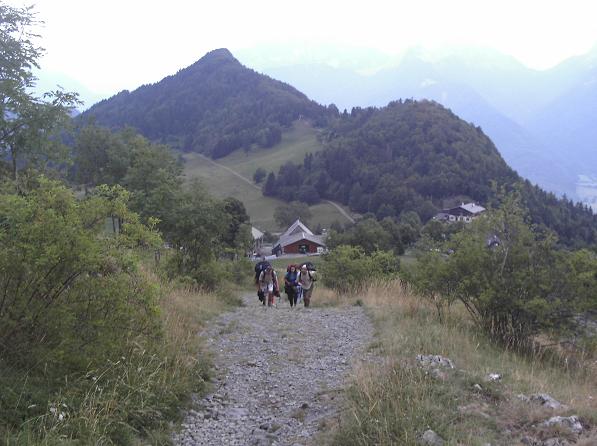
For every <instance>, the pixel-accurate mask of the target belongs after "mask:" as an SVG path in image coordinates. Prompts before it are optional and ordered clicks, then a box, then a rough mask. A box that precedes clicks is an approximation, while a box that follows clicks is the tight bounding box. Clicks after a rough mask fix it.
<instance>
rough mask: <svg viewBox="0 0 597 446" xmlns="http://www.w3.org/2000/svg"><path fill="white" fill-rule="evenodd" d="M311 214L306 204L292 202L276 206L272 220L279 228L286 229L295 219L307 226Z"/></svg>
mask: <svg viewBox="0 0 597 446" xmlns="http://www.w3.org/2000/svg"><path fill="white" fill-rule="evenodd" d="M311 217H312V214H311V211H310V210H309V206H307V204H306V203H303V202H300V201H293V202H291V203H288V204H283V205H281V206H278V207H277V208H276V209H275V210H274V220H276V223H278V224H279V225H280V226H281V227H285V228H287V227H288V226H290V225H291V224H292V223H294V222H295V221H296V220H297V219H299V218H300V219H301V220H302V221H303V223H305V224H307V223H308V222H309V220H310V219H311Z"/></svg>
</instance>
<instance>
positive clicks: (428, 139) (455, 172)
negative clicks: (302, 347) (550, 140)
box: [264, 100, 597, 245]
mask: <svg viewBox="0 0 597 446" xmlns="http://www.w3.org/2000/svg"><path fill="white" fill-rule="evenodd" d="M326 144H327V148H326V150H324V151H322V152H319V153H317V154H315V155H312V156H311V155H310V156H307V157H306V158H305V161H304V162H303V164H302V165H294V164H286V165H284V166H282V168H281V169H280V171H279V172H278V175H277V176H275V175H273V174H272V175H270V176H269V178H268V181H267V182H266V185H265V187H264V193H265V194H269V195H273V196H278V197H281V198H283V199H285V200H295V199H302V200H303V201H305V200H304V197H309V199H310V200H311V201H316V200H318V199H319V198H329V199H332V200H337V201H340V202H341V203H344V204H348V205H349V206H350V207H351V208H352V209H353V210H355V211H358V212H361V213H366V212H371V213H373V214H375V216H376V217H377V218H379V219H382V218H385V217H397V216H399V215H400V214H401V213H403V212H404V211H410V210H414V211H415V212H417V213H418V214H419V216H420V218H421V220H423V221H426V220H427V219H429V218H431V217H432V216H433V215H434V213H435V212H437V211H438V210H440V209H441V208H442V207H443V206H445V205H446V203H448V202H450V201H454V200H456V199H459V198H462V199H470V200H474V201H477V202H479V203H482V204H484V205H487V204H490V203H491V202H492V201H493V200H494V197H495V191H496V189H495V187H492V183H495V185H496V186H507V187H511V186H512V185H513V184H515V183H520V186H519V187H520V188H521V191H522V194H523V197H524V199H525V204H526V206H528V207H529V210H530V213H531V217H532V219H533V221H534V222H535V223H537V224H540V225H544V226H547V227H549V228H551V229H553V230H555V231H556V232H557V233H558V234H559V236H560V238H561V240H562V241H563V242H564V243H565V244H568V245H576V244H579V245H582V244H586V243H594V242H595V240H596V229H595V228H597V218H596V217H595V216H593V215H592V213H591V212H590V211H589V210H588V209H587V208H586V207H584V206H581V205H575V204H574V203H572V202H570V201H567V200H558V199H557V198H556V197H555V196H554V195H553V194H548V193H546V192H544V191H543V190H541V189H540V188H537V187H533V186H532V185H531V184H530V183H529V182H524V181H523V180H522V179H521V178H520V177H519V176H518V174H517V173H516V172H515V171H513V170H512V169H511V168H510V167H509V166H508V165H507V164H506V163H505V162H504V160H503V159H502V157H501V156H500V154H499V152H498V151H497V149H496V148H495V146H494V145H493V143H492V142H491V140H490V139H489V138H488V137H487V136H485V134H484V133H483V132H482V131H481V129H480V128H478V127H474V126H472V125H470V124H467V123H466V122H464V121H463V120H461V119H459V118H458V117H457V116H456V115H454V114H453V113H451V112H450V111H449V110H447V109H445V108H443V107H442V106H441V105H439V104H437V103H435V102H431V101H412V100H407V101H405V102H402V101H398V102H393V103H390V104H389V105H388V106H387V107H384V108H381V109H377V108H367V109H360V108H355V109H353V110H352V112H351V113H350V114H347V113H346V114H342V115H340V118H339V119H338V120H337V121H336V122H335V123H334V124H333V125H331V126H330V127H329V129H328V133H327V141H326Z"/></svg>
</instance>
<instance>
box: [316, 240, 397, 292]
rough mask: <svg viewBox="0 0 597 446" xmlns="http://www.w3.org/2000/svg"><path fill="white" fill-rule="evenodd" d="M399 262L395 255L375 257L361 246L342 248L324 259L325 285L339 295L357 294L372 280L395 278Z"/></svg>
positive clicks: (378, 253) (379, 254) (374, 254)
mask: <svg viewBox="0 0 597 446" xmlns="http://www.w3.org/2000/svg"><path fill="white" fill-rule="evenodd" d="M399 268H400V261H399V259H398V258H397V257H396V256H395V255H394V254H393V253H391V252H387V251H375V252H373V253H372V254H371V255H367V254H365V252H364V251H363V250H362V249H361V248H360V247H357V246H350V245H341V246H338V247H336V248H335V249H334V250H333V251H331V252H329V253H328V254H325V255H324V256H323V262H322V266H321V275H322V281H323V283H324V284H325V285H326V286H328V287H330V288H332V289H333V290H335V291H337V292H339V293H343V294H346V293H356V292H358V291H360V290H361V289H362V287H363V286H365V285H366V284H368V283H369V282H370V281H371V280H372V279H387V278H391V277H395V276H396V274H397V273H398V270H399Z"/></svg>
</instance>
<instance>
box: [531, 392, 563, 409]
mask: <svg viewBox="0 0 597 446" xmlns="http://www.w3.org/2000/svg"><path fill="white" fill-rule="evenodd" d="M530 400H531V401H532V402H533V403H538V404H539V405H541V406H543V407H548V408H550V409H561V408H564V407H565V406H564V405H563V404H562V403H560V402H559V401H558V400H556V399H555V398H553V397H552V396H551V395H548V394H547V393H536V394H534V395H531V398H530Z"/></svg>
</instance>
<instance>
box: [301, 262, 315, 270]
mask: <svg viewBox="0 0 597 446" xmlns="http://www.w3.org/2000/svg"><path fill="white" fill-rule="evenodd" d="M301 266H306V267H307V271H317V268H315V265H313V263H312V262H305V263H303V264H301Z"/></svg>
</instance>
